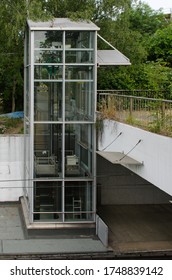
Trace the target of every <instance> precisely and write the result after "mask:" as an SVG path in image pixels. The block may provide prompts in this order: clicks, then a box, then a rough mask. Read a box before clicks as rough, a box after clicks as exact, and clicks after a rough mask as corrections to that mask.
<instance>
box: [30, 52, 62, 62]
mask: <svg viewBox="0 0 172 280" xmlns="http://www.w3.org/2000/svg"><path fill="white" fill-rule="evenodd" d="M34 62H35V63H62V62H63V52H62V50H61V51H56V50H48V51H47V50H35V52H34Z"/></svg>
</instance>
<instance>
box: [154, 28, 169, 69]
mask: <svg viewBox="0 0 172 280" xmlns="http://www.w3.org/2000/svg"><path fill="white" fill-rule="evenodd" d="M149 43H150V45H149V59H150V60H151V61H156V60H158V59H161V60H163V61H164V62H166V63H167V65H169V66H171V67H172V48H171V46H172V23H171V24H169V25H168V26H167V27H166V28H163V29H158V30H157V31H156V32H155V34H154V35H153V36H152V38H151V40H150V42H149Z"/></svg>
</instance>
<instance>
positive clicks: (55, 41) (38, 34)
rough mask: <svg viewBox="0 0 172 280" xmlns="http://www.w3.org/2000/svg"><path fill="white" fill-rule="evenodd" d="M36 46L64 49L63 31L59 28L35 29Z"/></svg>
mask: <svg viewBox="0 0 172 280" xmlns="http://www.w3.org/2000/svg"><path fill="white" fill-rule="evenodd" d="M34 39H35V40H34V47H35V48H43V49H44V48H46V49H49V48H52V49H63V43H62V42H63V32H62V31H58V30H53V31H52V30H51V31H49V30H48V31H35V32H34Z"/></svg>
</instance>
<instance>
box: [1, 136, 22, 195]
mask: <svg viewBox="0 0 172 280" xmlns="http://www.w3.org/2000/svg"><path fill="white" fill-rule="evenodd" d="M23 155H24V136H23V135H10V136H8V135H7V136H6V135H0V201H18V199H19V197H20V196H21V195H22V194H23V192H22V188H23V159H24V158H23Z"/></svg>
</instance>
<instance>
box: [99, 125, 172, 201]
mask: <svg viewBox="0 0 172 280" xmlns="http://www.w3.org/2000/svg"><path fill="white" fill-rule="evenodd" d="M121 132H122V134H121V135H120V136H119V137H118V138H117V139H116V137H117V136H118V135H119V133H121ZM114 139H116V140H115V141H114ZM139 140H141V142H140V143H139V144H138V145H137V146H136V147H135V145H136V144H137V143H138V141H139ZM113 141H114V142H113ZM112 142H113V143H112ZM110 143H112V144H111V145H109V144H110ZM106 147H107V148H106ZM105 148H106V149H105ZM98 149H99V150H100V151H101V150H103V149H105V151H112V152H113V151H115V152H124V154H127V153H128V152H129V151H131V152H129V154H128V155H129V156H130V157H132V158H134V159H135V160H137V161H139V162H143V165H140V166H137V165H124V166H125V167H126V168H128V169H129V170H130V171H132V172H133V173H135V174H137V175H139V176H140V177H142V178H143V179H145V180H146V181H148V182H150V183H151V184H153V185H155V186H156V187H158V188H159V189H161V190H162V191H164V192H166V193H167V194H169V195H170V196H172V138H170V137H165V136H161V135H158V134H154V133H151V132H148V131H145V130H142V129H139V128H135V127H132V126H130V125H126V124H122V123H119V122H114V121H109V120H106V121H104V128H103V132H102V137H101V138H100V139H99V143H98Z"/></svg>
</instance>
